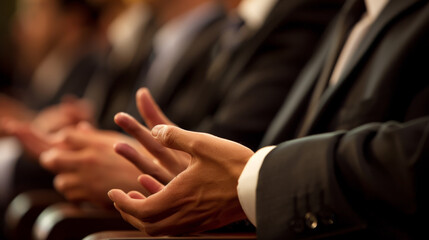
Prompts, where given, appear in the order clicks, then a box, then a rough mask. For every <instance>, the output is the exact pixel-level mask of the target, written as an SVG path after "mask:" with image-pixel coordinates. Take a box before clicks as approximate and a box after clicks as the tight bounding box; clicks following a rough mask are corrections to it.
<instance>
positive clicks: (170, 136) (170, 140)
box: [160, 126, 177, 146]
mask: <svg viewBox="0 0 429 240" xmlns="http://www.w3.org/2000/svg"><path fill="white" fill-rule="evenodd" d="M160 136H161V139H162V141H163V143H164V144H165V145H167V146H172V145H174V143H175V142H176V136H177V132H176V129H175V128H174V127H171V126H166V127H164V128H163V129H161V133H160Z"/></svg>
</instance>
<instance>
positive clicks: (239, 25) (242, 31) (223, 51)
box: [207, 13, 248, 80]
mask: <svg viewBox="0 0 429 240" xmlns="http://www.w3.org/2000/svg"><path fill="white" fill-rule="evenodd" d="M247 33H248V31H247V28H246V25H245V22H244V20H243V19H242V18H241V17H240V16H239V15H238V14H235V13H233V14H231V16H229V17H228V21H227V23H226V26H225V29H224V30H223V32H222V36H221V37H220V39H219V42H218V45H217V46H216V48H215V49H214V56H213V60H212V63H211V64H210V67H209V69H208V71H207V76H208V79H214V80H216V79H218V77H217V76H218V75H219V74H220V73H222V72H223V70H224V69H225V68H226V67H227V65H228V63H229V61H230V58H231V56H232V55H233V53H234V52H235V51H236V50H237V49H238V47H239V46H240V44H241V43H242V42H243V40H245V39H246V37H247V36H248V35H247Z"/></svg>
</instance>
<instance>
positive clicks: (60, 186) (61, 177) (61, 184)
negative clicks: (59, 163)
mask: <svg viewBox="0 0 429 240" xmlns="http://www.w3.org/2000/svg"><path fill="white" fill-rule="evenodd" d="M81 186H82V185H81V179H80V178H79V176H77V175H76V174H71V173H63V174H58V175H57V176H55V178H54V187H55V189H56V190H57V191H58V192H60V193H62V194H65V195H67V194H66V193H67V192H71V191H75V190H76V189H80V188H81Z"/></svg>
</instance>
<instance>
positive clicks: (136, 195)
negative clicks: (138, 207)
mask: <svg viewBox="0 0 429 240" xmlns="http://www.w3.org/2000/svg"><path fill="white" fill-rule="evenodd" d="M127 195H128V196H130V198H132V199H145V198H146V197H145V196H144V195H143V194H142V193H140V192H137V191H130V192H128V193H127Z"/></svg>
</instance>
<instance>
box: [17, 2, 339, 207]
mask: <svg viewBox="0 0 429 240" xmlns="http://www.w3.org/2000/svg"><path fill="white" fill-rule="evenodd" d="M310 2H311V4H309V3H308V4H307V2H303V3H300V4H297V5H295V4H290V3H288V2H284V1H280V2H278V3H276V4H279V5H272V6H281V8H274V9H273V13H274V15H270V16H269V18H268V19H267V22H266V23H264V22H260V23H259V24H266V25H261V26H260V27H261V28H260V29H261V35H262V36H260V35H258V34H259V32H258V34H256V33H255V35H254V37H255V38H256V37H260V38H261V39H260V40H259V41H262V40H263V41H262V43H261V44H260V45H258V44H259V41H258V42H257V43H258V44H256V46H254V42H253V41H249V42H248V43H247V44H248V45H249V46H250V48H251V49H252V50H253V51H254V52H255V53H254V54H255V55H256V57H255V58H249V56H248V55H247V53H248V50H249V49H248V48H247V47H246V48H243V49H242V51H240V53H246V55H245V56H244V57H243V58H244V59H245V60H246V62H245V63H246V64H247V65H246V66H245V68H243V69H241V72H240V74H239V75H235V77H231V76H230V78H231V79H232V80H231V82H232V83H233V84H234V85H231V86H233V87H234V91H231V92H230V91H229V90H228V88H226V89H223V88H222V91H219V92H214V93H219V94H223V93H224V92H225V91H226V92H228V97H227V98H226V99H218V96H215V97H216V98H214V99H215V101H216V105H219V106H218V107H216V109H215V111H214V113H213V115H206V116H207V118H203V121H202V122H201V124H199V125H198V126H196V127H198V128H199V127H202V128H206V129H208V130H207V132H211V133H217V132H219V133H220V132H221V131H222V132H223V134H225V136H228V137H230V138H231V139H235V138H233V136H236V137H237V140H238V138H240V139H241V140H240V141H245V142H247V143H249V144H255V142H259V141H260V139H261V136H262V132H264V131H265V128H266V126H268V124H269V122H270V121H271V118H272V117H273V116H274V114H275V112H276V108H277V107H276V106H278V105H280V104H281V102H282V99H283V97H281V96H280V95H283V94H284V92H285V91H286V92H287V90H288V88H289V87H290V85H291V83H290V82H289V80H291V79H292V78H293V77H294V76H295V74H297V73H298V72H299V70H298V69H300V68H301V67H302V65H303V64H304V62H305V57H304V56H303V52H301V51H289V50H290V46H291V45H290V44H291V43H290V42H289V41H285V42H284V44H283V43H278V38H279V37H286V38H289V36H292V38H293V39H290V40H291V41H292V42H293V45H294V44H298V45H299V46H301V45H302V46H304V45H305V42H312V43H313V42H315V41H316V40H317V38H318V36H320V34H321V33H322V31H323V30H322V29H323V28H324V27H325V25H323V24H322V25H321V22H320V21H324V22H325V23H327V22H328V21H329V19H331V17H332V16H333V14H332V13H334V12H335V11H336V9H337V6H338V3H337V1H332V3H335V4H327V2H331V0H329V1H327V2H323V4H322V3H320V1H317V2H318V3H317V4H316V3H313V2H312V1H310ZM273 3H275V2H273ZM313 4H315V5H313ZM318 4H322V5H324V4H326V5H324V6H325V7H326V8H322V9H321V10H320V11H321V14H320V15H312V14H310V13H313V11H315V10H316V9H317V8H315V6H319V5H318ZM294 9H295V10H296V11H292V10H294ZM317 11H319V10H317ZM284 12H288V13H289V14H288V15H285V16H284V18H278V16H282V17H283V15H284ZM267 14H268V12H267ZM274 20H275V21H274ZM280 20H281V21H280ZM319 20H320V21H319ZM271 21H274V23H272V22H271ZM297 22H302V23H303V24H304V22H306V23H308V25H305V26H307V27H308V28H307V27H306V28H304V29H303V28H302V25H300V24H297ZM256 25H258V24H256ZM271 25H272V26H271ZM289 25H290V27H285V26H289ZM294 26H296V27H297V28H295V27H294ZM265 27H266V28H265ZM315 29H317V30H318V31H317V32H315ZM265 30H267V32H265ZM285 31H286V32H296V35H286V34H285ZM266 34H269V35H268V36H266ZM271 34H272V35H271ZM295 38H299V39H300V40H299V41H298V40H296V39H295ZM275 43H276V44H277V45H275ZM246 46H247V45H246ZM294 46H295V45H294ZM274 47H276V49H277V47H278V49H281V50H282V52H281V54H279V52H278V51H276V50H274V49H272V48H274ZM253 48H255V49H253ZM267 48H269V49H270V50H269V51H268V50H267ZM306 50H308V49H306ZM310 52H311V51H308V52H307V51H305V53H306V55H307V56H308V55H309V54H310ZM259 55H260V56H259ZM272 57H278V58H280V59H287V60H288V61H289V63H290V64H289V65H288V67H287V68H284V67H283V63H282V62H278V64H271V63H272V59H273V58H272ZM240 58H241V56H240ZM243 61H244V60H243ZM234 63H235V62H234ZM242 64H243V62H240V63H239V64H237V65H242ZM267 64H269V66H273V68H269V67H268V66H267ZM233 65H234V66H235V64H233ZM280 65H281V66H280ZM235 70H236V69H234V71H235ZM247 70H252V71H249V72H248V71H247ZM256 72H258V73H259V75H256V74H254V73H256ZM231 75H232V74H231ZM233 76H234V75H233ZM235 78H236V79H235ZM285 78H286V79H287V81H285ZM269 83H276V84H274V85H271V84H269ZM210 86H211V85H210ZM225 86H228V85H225ZM280 86H281V87H280ZM188 89H189V88H188ZM267 89H274V90H276V96H275V97H274V95H273V94H272V93H271V92H270V91H267ZM243 90H245V91H243ZM250 93H252V94H250ZM266 94H269V96H268V95H266ZM187 96H188V95H187ZM262 96H266V98H265V99H267V101H268V100H269V101H271V102H272V103H273V107H272V108H271V107H270V108H267V106H266V105H265V102H264V103H263V102H261V101H259V100H260V99H261V97H262ZM187 99H188V100H189V99H190V97H188V98H187ZM193 99H194V102H196V101H195V96H194V98H193ZM244 100H249V101H248V102H245V101H244ZM137 102H138V105H139V106H138V107H139V110H140V112H146V113H145V114H149V115H150V114H151V112H153V109H155V108H156V107H155V105H154V102H153V100H152V98H151V97H150V96H149V95H148V93H147V91H146V90H142V91H139V94H138V101H137ZM236 103H240V104H243V105H244V106H242V107H240V106H237V105H236ZM148 104H149V105H148ZM256 104H257V106H256ZM204 106H205V105H204ZM246 108H247V109H252V111H251V112H250V114H251V115H255V116H259V118H258V119H257V120H256V121H254V122H253V121H252V122H249V124H248V125H247V126H244V124H237V122H236V121H238V119H239V118H243V119H249V120H255V119H251V118H248V117H247V116H249V115H248V114H249V112H247V111H245V109H246ZM177 109H179V108H177ZM196 109H199V110H201V111H205V110H206V109H205V108H196ZM196 112H197V111H195V113H196ZM257 112H263V113H264V114H259V115H258V114H257ZM203 116H204V115H203ZM192 117H193V116H192V115H189V118H192ZM228 119H235V122H233V124H232V125H230V123H232V122H231V121H228ZM208 123H210V124H208ZM148 125H149V126H151V125H152V123H150V122H148ZM82 126H83V127H82ZM208 126H209V127H208ZM21 129H23V128H21ZM234 129H235V130H236V131H234ZM21 132H22V131H21ZM237 133H243V134H247V135H252V134H255V136H254V137H252V138H250V139H248V138H242V136H241V135H240V134H237ZM59 135H60V136H59V137H58V138H59V140H58V139H57V142H56V143H55V147H54V148H53V149H51V150H50V151H48V152H46V153H44V154H42V157H41V161H40V162H41V164H42V165H43V166H44V167H45V168H47V169H49V170H51V171H53V172H54V173H56V177H55V180H54V184H55V187H56V189H57V190H59V191H60V192H61V193H63V194H64V195H65V196H66V197H67V198H68V199H69V200H72V201H77V202H81V201H90V202H92V203H94V204H96V205H99V206H111V202H110V200H109V199H108V197H107V195H106V193H107V191H108V190H110V189H111V188H124V189H129V190H131V189H133V188H136V189H139V190H141V187H140V186H139V184H138V183H136V182H135V179H136V178H137V176H138V175H139V174H140V171H139V170H138V169H137V168H136V167H135V166H133V165H132V164H130V163H129V162H127V161H125V160H124V159H123V158H122V157H120V156H118V155H116V154H115V153H114V152H113V149H112V148H111V146H112V144H113V143H114V141H112V139H114V138H117V140H121V141H131V143H130V144H132V145H133V146H136V145H138V144H136V143H135V142H134V143H133V140H130V139H129V138H127V137H125V136H121V135H120V134H119V133H115V132H106V131H99V130H96V129H94V128H89V127H88V125H86V124H83V125H80V126H79V127H78V128H77V129H73V128H72V129H65V130H64V131H60V133H59ZM79 139H80V140H79ZM127 139H128V140H127ZM134 141H135V140H134ZM38 142H43V138H42V139H40V140H39V141H38ZM51 147H52V146H51ZM140 151H144V150H142V148H140ZM148 156H150V154H149V153H148ZM186 166H187V164H186V165H179V166H175V165H171V169H170V168H169V169H165V170H161V171H160V172H158V173H155V172H157V171H158V170H159V169H160V168H159V163H157V162H156V161H155V162H153V166H152V169H153V170H154V171H153V172H151V174H158V175H159V176H160V180H161V181H162V182H163V183H167V182H169V181H170V180H171V179H172V178H173V177H174V176H175V175H177V174H178V173H179V172H181V171H182V170H184V169H185V168H186ZM117 169H122V171H117ZM125 169H128V170H125ZM112 171H114V172H115V174H118V175H117V176H116V177H114V178H113V177H112ZM99 179H105V180H103V183H102V184H99V183H100V182H99ZM118 179H121V180H118ZM141 191H143V190H141Z"/></svg>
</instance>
